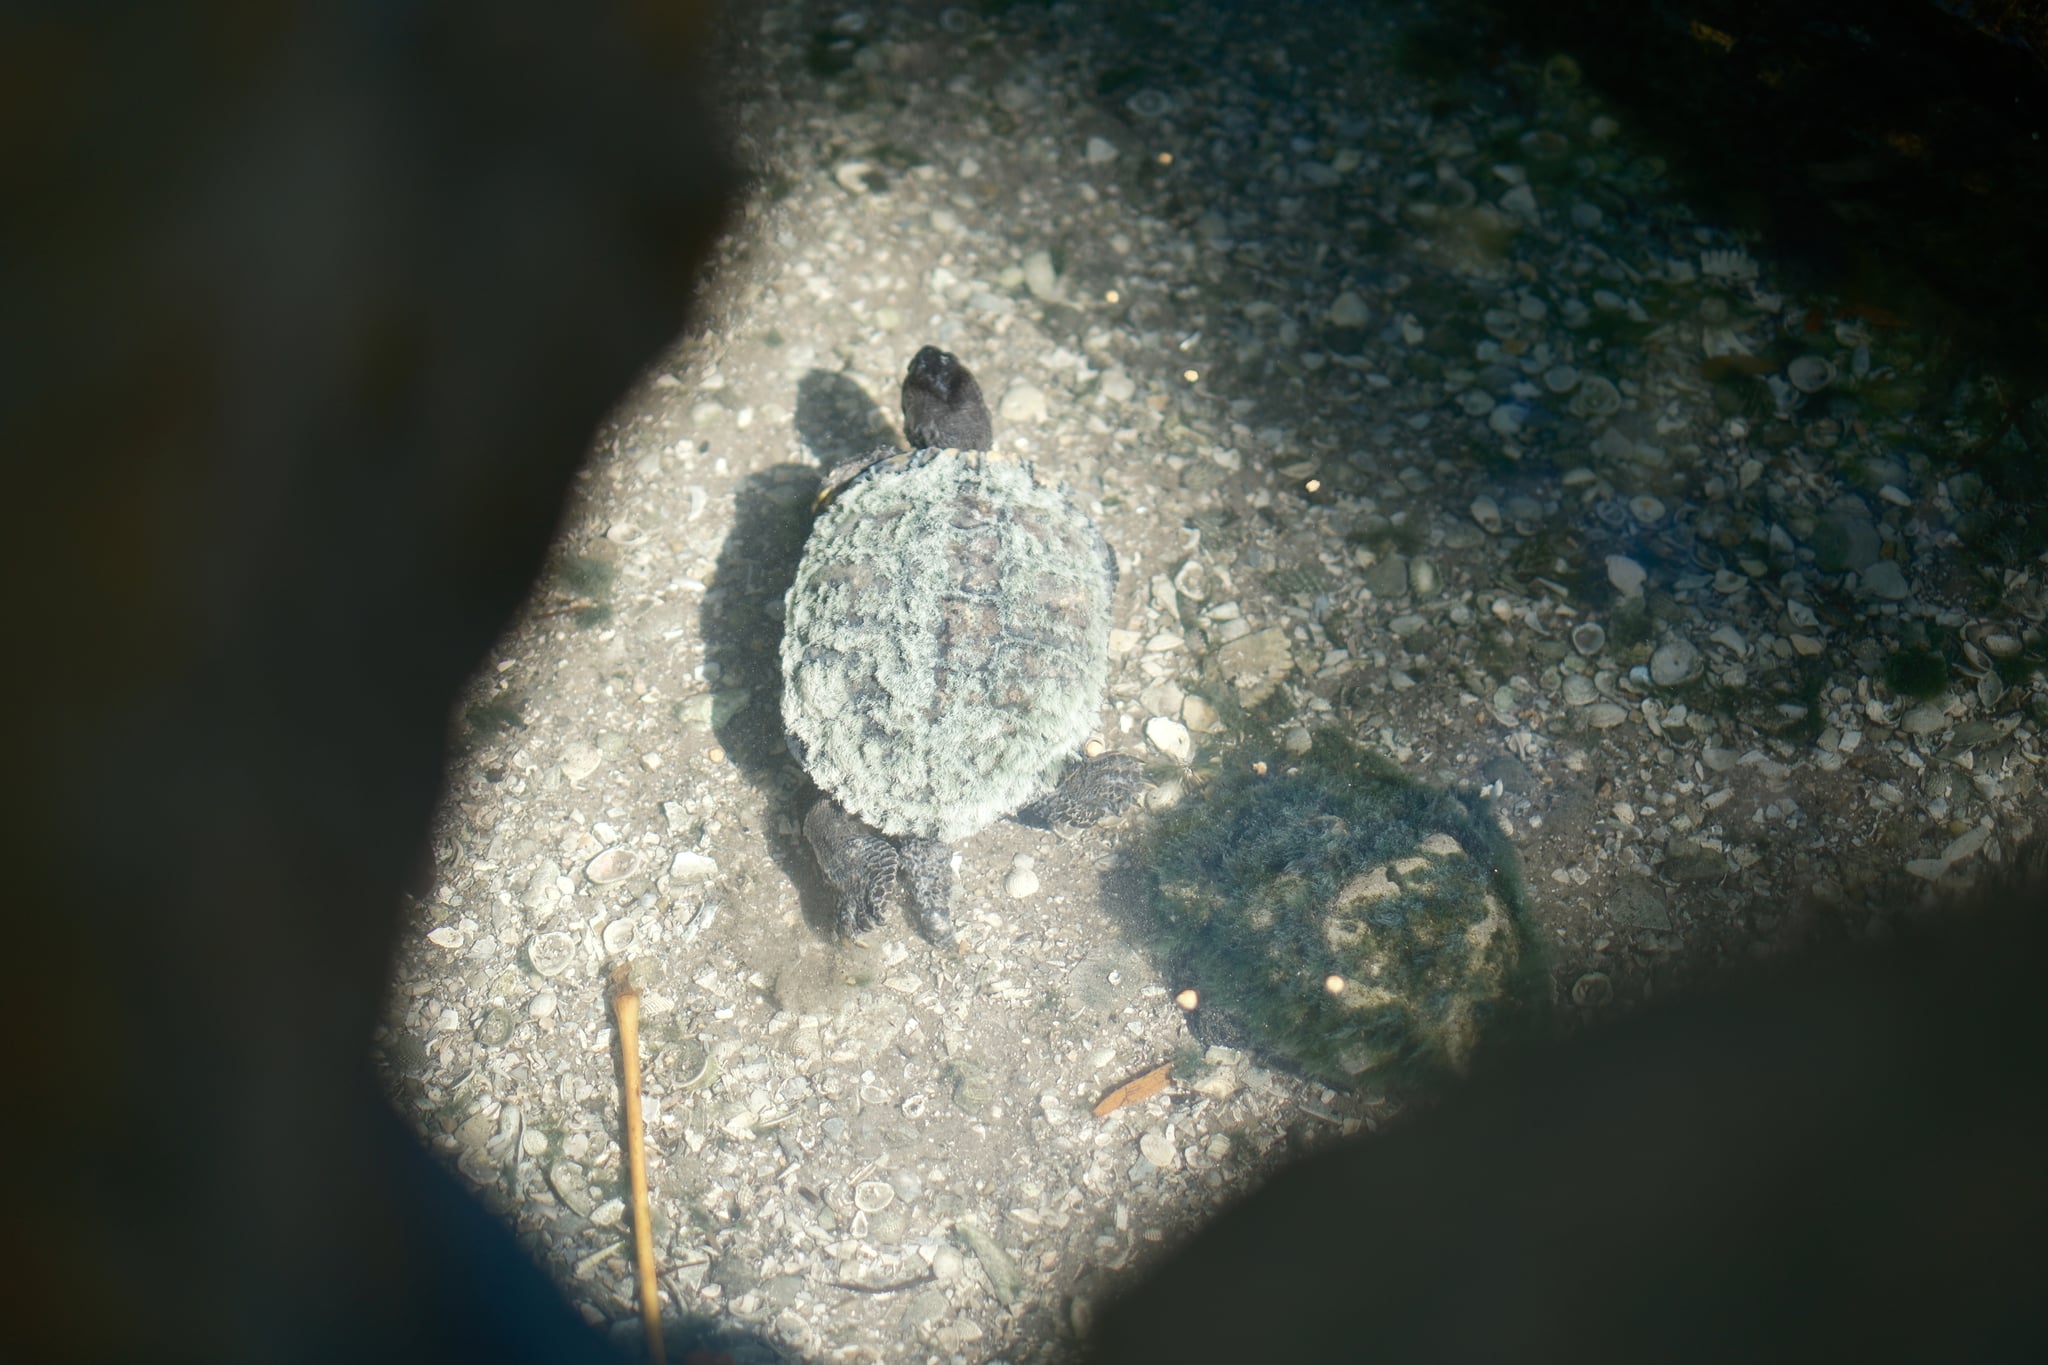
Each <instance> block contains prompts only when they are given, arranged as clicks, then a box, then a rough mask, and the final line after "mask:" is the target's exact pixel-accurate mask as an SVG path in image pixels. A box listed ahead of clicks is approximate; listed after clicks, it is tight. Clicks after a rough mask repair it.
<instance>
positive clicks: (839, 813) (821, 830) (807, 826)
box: [804, 797, 899, 938]
mask: <svg viewBox="0 0 2048 1365" xmlns="http://www.w3.org/2000/svg"><path fill="white" fill-rule="evenodd" d="M804 837H805V838H807V839H809V840H810V844H811V852H812V854H813V855H815V856H816V857H817V859H818V868H819V870H820V871H822V872H823V873H824V874H825V880H826V881H828V882H830V883H832V886H833V889H834V890H836V891H838V892H839V932H840V934H841V936H842V937H845V938H851V937H853V936H854V935H855V934H858V933H861V932H863V931H864V930H868V929H873V928H877V927H878V926H880V925H881V923H882V921H883V920H884V919H886V918H887V917H888V907H889V902H890V901H892V900H894V899H895V898H896V882H897V873H898V868H899V859H898V857H897V853H896V846H895V845H894V844H892V843H890V842H889V841H888V840H887V839H885V838H883V837H882V836H881V835H879V834H877V833H875V832H874V831H873V830H871V829H869V828H868V827H867V826H866V825H864V824H862V823H861V822H860V821H858V820H856V819H854V818H853V817H852V816H851V815H848V814H847V813H846V812H845V811H844V810H842V809H840V806H839V803H838V802H836V801H834V800H832V799H831V798H830V797H825V798H822V799H821V800H819V801H818V803H817V804H816V805H814V806H812V807H811V810H810V814H808V815H806V816H805V817H804Z"/></svg>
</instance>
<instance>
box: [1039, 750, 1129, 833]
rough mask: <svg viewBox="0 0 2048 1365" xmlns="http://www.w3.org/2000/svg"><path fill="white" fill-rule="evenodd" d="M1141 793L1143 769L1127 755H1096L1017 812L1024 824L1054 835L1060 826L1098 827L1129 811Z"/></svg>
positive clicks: (1083, 761)
mask: <svg viewBox="0 0 2048 1365" xmlns="http://www.w3.org/2000/svg"><path fill="white" fill-rule="evenodd" d="M1144 790H1145V768H1144V765H1143V764H1141V763H1139V762H1138V760H1137V759H1135V758H1132V757H1131V756H1130V755H1129V754H1097V755H1096V756H1095V757H1093V758H1084V759H1082V760H1081V761H1080V762H1079V763H1076V764H1075V765H1074V766H1073V767H1072V768H1070V769H1069V770H1068V771H1067V775H1066V776H1065V777H1064V778H1062V779H1061V780H1060V784H1059V786H1058V787H1056V788H1054V789H1053V790H1052V791H1051V792H1050V793H1048V794H1047V795H1045V796H1041V797H1040V798H1038V800H1036V801H1033V802H1032V803H1031V804H1030V805H1028V806H1026V807H1024V809H1022V810H1020V811H1018V812H1017V818H1018V819H1019V820H1021V821H1022V822H1024V823H1025V824H1027V825H1035V826H1037V827H1039V828H1040V829H1049V830H1053V831H1054V832H1057V831H1058V830H1059V829H1060V828H1061V827H1062V826H1066V827H1072V828H1080V827H1083V826H1087V825H1099V824H1101V823H1102V822H1103V821H1104V820H1107V819H1109V818H1110V817H1111V816H1115V815H1121V814H1122V813H1123V812H1124V811H1126V810H1128V809H1130V807H1131V805H1132V804H1133V803H1135V802H1136V801H1137V799H1138V797H1139V796H1140V795H1141V794H1142V793H1143V792H1144Z"/></svg>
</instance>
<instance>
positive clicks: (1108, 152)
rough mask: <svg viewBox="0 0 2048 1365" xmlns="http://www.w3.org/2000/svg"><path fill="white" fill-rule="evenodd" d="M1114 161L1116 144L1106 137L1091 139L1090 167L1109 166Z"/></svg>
mask: <svg viewBox="0 0 2048 1365" xmlns="http://www.w3.org/2000/svg"><path fill="white" fill-rule="evenodd" d="M1114 160H1116V144H1115V143H1113V142H1111V141H1110V140H1109V139H1108V138H1104V137H1091V138H1089V139H1088V164H1089V165H1091V166H1107V165H1108V164H1109V163H1110V162H1112V161H1114Z"/></svg>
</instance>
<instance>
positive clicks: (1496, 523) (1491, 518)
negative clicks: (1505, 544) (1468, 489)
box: [1471, 493, 1501, 536]
mask: <svg viewBox="0 0 2048 1365" xmlns="http://www.w3.org/2000/svg"><path fill="white" fill-rule="evenodd" d="M1471 512H1472V520H1474V521H1476V522H1478V523H1479V529H1480V530H1482V531H1484V532H1486V534H1488V535H1490V536H1497V535H1499V534H1500V528H1501V519H1500V504H1499V503H1497V502H1495V501H1494V500H1493V499H1492V498H1490V497H1488V496H1487V495H1486V494H1484V493H1481V494H1480V495H1479V496H1478V497H1476V498H1474V499H1472V507H1471Z"/></svg>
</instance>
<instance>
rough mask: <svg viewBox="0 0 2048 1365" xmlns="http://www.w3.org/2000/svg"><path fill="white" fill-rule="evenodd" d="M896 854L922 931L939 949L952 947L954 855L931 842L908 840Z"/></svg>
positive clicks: (915, 916) (911, 905)
mask: <svg viewBox="0 0 2048 1365" xmlns="http://www.w3.org/2000/svg"><path fill="white" fill-rule="evenodd" d="M896 852H897V859H898V861H899V863H900V864H901V866H902V869H903V876H904V879H905V880H906V881H908V882H909V884H910V913H911V916H912V917H913V918H915V919H916V920H917V927H918V931H919V932H920V933H922V934H923V935H924V936H925V937H926V938H927V939H930V940H931V941H932V943H934V944H936V945H937V946H938V947H941V948H950V947H952V946H953V943H954V938H953V851H952V850H951V849H949V848H947V847H946V846H945V845H944V844H941V843H937V842H935V841H933V840H931V839H917V838H905V839H904V840H903V841H902V842H901V843H900V844H898V845H897V850H896Z"/></svg>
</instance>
